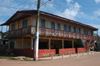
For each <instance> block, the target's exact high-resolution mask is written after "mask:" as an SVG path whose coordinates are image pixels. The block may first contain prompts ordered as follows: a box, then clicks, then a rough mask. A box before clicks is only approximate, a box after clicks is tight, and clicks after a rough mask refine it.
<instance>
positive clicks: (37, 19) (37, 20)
mask: <svg viewBox="0 0 100 66" xmlns="http://www.w3.org/2000/svg"><path fill="white" fill-rule="evenodd" d="M40 1H41V0H38V2H37V18H36V29H35V43H34V60H36V61H37V60H38V46H39V17H40ZM48 1H51V0H48Z"/></svg>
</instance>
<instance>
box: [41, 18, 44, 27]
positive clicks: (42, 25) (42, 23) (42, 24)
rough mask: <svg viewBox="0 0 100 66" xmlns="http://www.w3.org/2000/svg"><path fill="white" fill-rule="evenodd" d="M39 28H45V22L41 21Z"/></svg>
mask: <svg viewBox="0 0 100 66" xmlns="http://www.w3.org/2000/svg"><path fill="white" fill-rule="evenodd" d="M41 27H45V20H43V19H42V20H41Z"/></svg>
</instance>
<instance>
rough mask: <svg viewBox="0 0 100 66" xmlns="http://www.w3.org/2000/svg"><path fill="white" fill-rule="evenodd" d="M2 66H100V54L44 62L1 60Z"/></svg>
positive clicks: (0, 65) (0, 64)
mask: <svg viewBox="0 0 100 66" xmlns="http://www.w3.org/2000/svg"><path fill="white" fill-rule="evenodd" d="M0 66H100V54H93V55H85V56H81V57H73V58H64V59H55V60H43V61H15V60H5V59H0Z"/></svg>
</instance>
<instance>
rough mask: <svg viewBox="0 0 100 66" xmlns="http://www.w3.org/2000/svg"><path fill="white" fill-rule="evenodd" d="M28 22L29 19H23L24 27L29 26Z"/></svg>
mask: <svg viewBox="0 0 100 66" xmlns="http://www.w3.org/2000/svg"><path fill="white" fill-rule="evenodd" d="M27 22H28V20H27V19H26V20H23V28H24V27H27V26H28V24H27Z"/></svg>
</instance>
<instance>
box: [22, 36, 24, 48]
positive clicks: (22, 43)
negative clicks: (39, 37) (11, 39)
mask: <svg viewBox="0 0 100 66" xmlns="http://www.w3.org/2000/svg"><path fill="white" fill-rule="evenodd" d="M23 39H24V38H23V37H22V49H23V43H24V41H23Z"/></svg>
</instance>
